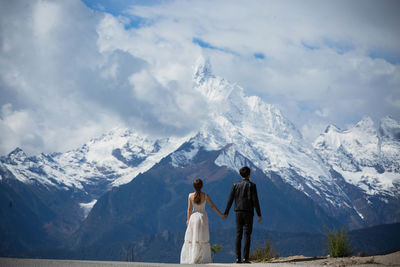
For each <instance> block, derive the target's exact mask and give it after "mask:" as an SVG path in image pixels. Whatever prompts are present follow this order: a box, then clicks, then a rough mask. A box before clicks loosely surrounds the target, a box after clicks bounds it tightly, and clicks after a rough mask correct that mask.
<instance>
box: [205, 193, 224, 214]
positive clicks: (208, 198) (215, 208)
mask: <svg viewBox="0 0 400 267" xmlns="http://www.w3.org/2000/svg"><path fill="white" fill-rule="evenodd" d="M206 200H207V201H208V204H210V207H211V208H212V209H213V210H215V212H216V213H218V215H219V216H221V218H222V219H225V218H226V216H225V215H224V214H222V213H221V212H220V211H219V209H218V208H217V207H216V206H215V205H214V203H213V202H212V201H211V198H210V197H209V196H208V195H207V194H206Z"/></svg>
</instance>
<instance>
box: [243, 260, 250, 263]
mask: <svg viewBox="0 0 400 267" xmlns="http://www.w3.org/2000/svg"><path fill="white" fill-rule="evenodd" d="M243 263H251V262H250V261H249V260H246V259H244V260H243Z"/></svg>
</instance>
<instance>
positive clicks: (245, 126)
mask: <svg viewBox="0 0 400 267" xmlns="http://www.w3.org/2000/svg"><path fill="white" fill-rule="evenodd" d="M194 88H195V90H198V91H199V92H200V93H201V94H202V95H203V96H204V98H205V99H206V100H207V102H208V103H209V107H208V108H209V110H210V118H211V119H209V120H208V121H207V122H206V123H205V124H204V125H203V127H202V128H201V130H200V132H199V133H198V134H197V135H196V136H195V137H193V138H192V139H191V140H190V142H191V144H192V146H191V149H190V150H184V151H179V152H176V153H173V154H172V164H174V165H175V166H184V165H185V164H188V163H190V159H191V158H193V157H194V156H195V155H196V152H197V151H198V150H199V149H200V148H204V149H205V150H218V149H221V148H222V147H224V146H226V145H227V144H231V145H230V146H229V148H228V149H226V150H224V152H223V153H222V154H221V155H219V157H218V158H217V159H216V160H215V164H216V165H218V166H227V167H228V168H230V169H232V170H235V171H237V170H238V169H239V168H240V167H241V166H243V165H244V163H245V159H246V160H247V161H250V162H251V163H252V164H254V165H255V166H256V167H257V168H259V169H260V170H262V171H263V172H264V173H265V174H269V173H271V172H274V173H278V174H279V175H280V176H281V177H282V178H283V179H284V181H285V182H287V183H289V184H290V185H292V186H293V187H294V188H296V189H298V190H300V191H302V192H304V193H305V194H306V195H308V196H310V197H312V198H313V199H314V200H318V202H319V203H320V204H321V205H325V206H326V207H331V206H332V205H333V206H334V207H338V208H340V207H341V208H349V207H351V206H352V205H351V203H350V200H349V199H348V197H347V196H346V194H345V193H344V192H343V191H342V189H341V188H340V187H339V186H338V185H337V184H336V183H335V181H334V180H333V178H332V176H331V175H330V172H329V168H327V166H326V165H325V164H324V162H323V161H322V160H321V158H320V157H319V155H318V154H317V153H316V152H315V150H314V149H313V147H312V146H311V145H310V144H307V142H306V141H305V140H304V139H303V138H302V136H301V134H300V132H299V131H298V130H297V129H296V127H295V126H294V125H293V124H292V123H291V122H290V121H289V120H288V119H287V118H285V116H283V115H282V113H281V112H280V110H279V109H278V108H276V107H275V106H273V105H271V104H266V103H265V102H263V101H262V100H261V99H260V98H259V97H257V96H250V97H249V96H245V95H244V92H243V89H242V88H241V87H240V86H238V85H236V84H232V83H230V82H228V81H226V80H225V79H223V78H220V77H216V76H215V75H213V74H212V71H211V66H210V64H209V63H208V62H207V61H206V60H201V59H200V61H199V62H198V64H197V65H196V68H195V74H194Z"/></svg>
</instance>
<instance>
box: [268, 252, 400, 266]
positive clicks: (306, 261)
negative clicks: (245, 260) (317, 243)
mask: <svg viewBox="0 0 400 267" xmlns="http://www.w3.org/2000/svg"><path fill="white" fill-rule="evenodd" d="M272 263H291V264H296V265H331V266H353V265H357V266H362V265H366V266H370V267H372V266H400V251H398V252H395V253H391V254H387V255H377V256H368V257H346V258H310V257H304V256H293V257H287V258H280V259H276V260H273V261H272Z"/></svg>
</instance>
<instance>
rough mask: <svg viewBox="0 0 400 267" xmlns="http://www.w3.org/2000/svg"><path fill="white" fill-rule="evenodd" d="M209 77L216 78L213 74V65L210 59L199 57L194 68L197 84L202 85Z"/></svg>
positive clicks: (194, 77) (194, 78)
mask: <svg viewBox="0 0 400 267" xmlns="http://www.w3.org/2000/svg"><path fill="white" fill-rule="evenodd" d="M208 77H214V75H213V73H212V68H211V63H210V60H209V59H208V58H204V56H202V55H201V56H199V57H198V58H197V60H196V64H195V66H194V72H193V80H194V81H195V82H196V83H197V84H201V83H202V82H204V81H205V80H206V79H207V78H208Z"/></svg>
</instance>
